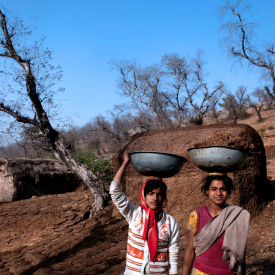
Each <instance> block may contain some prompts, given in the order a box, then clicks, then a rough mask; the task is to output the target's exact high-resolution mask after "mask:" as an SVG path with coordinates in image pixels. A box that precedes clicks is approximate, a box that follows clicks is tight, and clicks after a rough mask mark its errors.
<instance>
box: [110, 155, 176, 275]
mask: <svg viewBox="0 0 275 275" xmlns="http://www.w3.org/2000/svg"><path fill="white" fill-rule="evenodd" d="M129 162H130V157H129V155H128V153H125V154H124V161H123V163H122V165H121V167H120V169H119V170H118V171H117V173H116V175H115V177H114V179H113V181H112V184H111V187H110V194H111V197H112V200H113V202H114V204H115V205H116V207H117V208H118V210H119V211H120V213H121V214H122V215H123V216H124V217H125V219H126V220H127V222H128V223H129V233H128V243H127V256H126V269H125V272H124V275H132V274H133V275H134V274H146V275H150V274H162V275H165V274H167V275H168V274H169V275H172V274H173V275H175V274H178V253H179V227H178V224H177V222H176V220H175V218H174V217H173V216H171V215H169V214H167V213H166V212H165V211H163V206H164V202H165V201H166V190H167V186H166V184H165V183H164V182H163V181H162V180H161V179H156V178H154V179H148V180H146V181H145V183H144V184H143V186H142V189H141V192H140V201H141V206H139V207H137V206H135V205H134V204H132V203H131V202H130V200H129V198H128V197H127V196H126V195H125V194H124V193H123V192H122V191H121V189H120V182H121V179H122V176H123V174H124V172H125V169H126V167H127V166H128V164H129Z"/></svg>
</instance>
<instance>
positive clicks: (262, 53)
mask: <svg viewBox="0 0 275 275" xmlns="http://www.w3.org/2000/svg"><path fill="white" fill-rule="evenodd" d="M251 7H252V6H251V5H247V4H246V3H245V1H243V0H238V1H233V2H231V1H226V3H225V5H224V6H223V7H221V8H220V15H221V18H225V16H226V15H231V17H233V20H230V19H228V20H227V21H226V23H225V24H223V25H222V26H221V30H223V31H225V32H226V34H227V36H226V37H225V39H224V40H223V42H224V43H223V44H224V45H225V46H226V47H227V49H228V52H229V55H230V56H231V57H232V58H234V59H235V60H237V61H240V62H241V63H242V61H247V62H248V64H250V65H252V66H254V67H257V68H259V69H260V70H261V71H262V76H263V77H264V78H266V79H268V80H271V83H272V91H271V90H270V89H269V87H268V86H266V92H267V94H268V95H269V96H270V97H271V98H273V100H274V99H275V50H274V43H273V42H271V43H263V45H262V46H259V45H256V44H254V43H253V38H254V37H255V35H254V28H255V25H256V24H254V23H251V22H249V23H246V21H245V15H246V14H247V13H248V12H250V11H251Z"/></svg>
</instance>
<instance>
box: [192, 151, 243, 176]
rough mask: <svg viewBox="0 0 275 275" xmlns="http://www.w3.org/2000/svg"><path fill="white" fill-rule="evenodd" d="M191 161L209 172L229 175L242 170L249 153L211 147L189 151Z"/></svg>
mask: <svg viewBox="0 0 275 275" xmlns="http://www.w3.org/2000/svg"><path fill="white" fill-rule="evenodd" d="M188 151H189V154H190V157H191V160H192V161H193V162H194V163H195V164H196V165H197V166H198V167H199V168H200V169H201V170H204V171H207V172H222V173H229V172H233V171H236V170H240V169H241V168H242V167H243V165H244V164H245V162H246V158H247V156H248V152H247V151H246V150H240V149H236V148H231V147H223V146H211V147H199V148H190V149H188Z"/></svg>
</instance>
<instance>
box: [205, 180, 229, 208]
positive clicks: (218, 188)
mask: <svg viewBox="0 0 275 275" xmlns="http://www.w3.org/2000/svg"><path fill="white" fill-rule="evenodd" d="M206 193H207V195H208V197H209V200H210V201H211V202H213V203H214V204H216V205H223V204H225V203H226V200H227V198H228V192H227V190H226V187H225V184H224V181H223V180H218V179H215V180H212V182H211V184H210V186H209V189H208V191H206Z"/></svg>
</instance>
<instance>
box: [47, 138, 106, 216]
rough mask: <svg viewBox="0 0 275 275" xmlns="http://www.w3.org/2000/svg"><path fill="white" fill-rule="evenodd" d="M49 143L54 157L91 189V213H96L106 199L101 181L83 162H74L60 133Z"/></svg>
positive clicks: (70, 151) (71, 153)
mask: <svg viewBox="0 0 275 275" xmlns="http://www.w3.org/2000/svg"><path fill="white" fill-rule="evenodd" d="M51 145H52V147H53V154H54V157H55V158H56V159H58V160H59V161H61V162H63V163H64V164H65V165H66V166H67V167H68V168H69V169H70V170H72V171H73V172H75V174H77V176H78V177H80V178H81V179H82V180H83V182H84V183H85V184H86V185H87V186H88V188H89V189H90V190H91V192H92V194H93V197H94V203H93V208H92V210H91V214H93V213H98V212H99V211H100V210H102V209H103V208H104V203H105V199H106V193H105V191H104V185H103V183H102V182H101V181H100V180H99V179H98V178H97V177H96V175H95V174H94V173H93V172H92V171H91V170H89V168H88V167H87V166H86V165H85V164H83V163H77V162H76V159H77V158H73V154H74V153H73V151H72V150H71V148H70V147H69V146H66V141H65V140H64V139H63V138H62V137H61V136H60V134H59V136H58V138H57V139H56V140H55V141H54V142H53V143H52V144H51Z"/></svg>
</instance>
